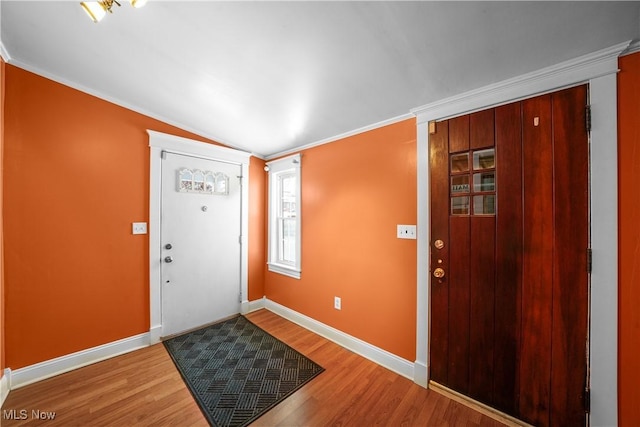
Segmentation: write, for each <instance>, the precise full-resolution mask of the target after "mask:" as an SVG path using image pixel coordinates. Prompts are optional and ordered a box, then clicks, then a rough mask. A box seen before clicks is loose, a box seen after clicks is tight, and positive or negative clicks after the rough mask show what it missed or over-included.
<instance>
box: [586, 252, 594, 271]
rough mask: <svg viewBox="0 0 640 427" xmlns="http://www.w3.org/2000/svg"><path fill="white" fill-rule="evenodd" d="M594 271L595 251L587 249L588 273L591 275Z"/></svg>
mask: <svg viewBox="0 0 640 427" xmlns="http://www.w3.org/2000/svg"><path fill="white" fill-rule="evenodd" d="M592 271H593V251H592V250H591V248H587V273H589V274H591V272H592Z"/></svg>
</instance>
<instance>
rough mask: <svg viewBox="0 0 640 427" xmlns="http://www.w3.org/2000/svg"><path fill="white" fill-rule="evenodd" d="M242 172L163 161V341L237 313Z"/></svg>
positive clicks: (221, 165)
mask: <svg viewBox="0 0 640 427" xmlns="http://www.w3.org/2000/svg"><path fill="white" fill-rule="evenodd" d="M241 174H242V170H241V166H240V165H238V164H232V163H226V162H219V161H214V160H206V159H202V158H197V157H191V156H186V155H181V154H173V153H166V152H165V155H164V158H163V160H162V195H161V199H162V200H161V204H162V206H161V218H160V221H161V231H160V232H161V236H160V240H161V245H162V248H161V259H162V260H161V271H160V274H161V280H162V289H161V293H162V296H161V299H162V315H161V316H162V333H161V335H162V336H164V337H166V336H169V335H174V334H176V333H179V332H183V331H187V330H190V329H193V328H197V327H198V326H202V325H205V324H208V323H211V322H214V321H216V320H219V319H222V318H225V317H228V316H230V315H233V314H237V313H239V312H240V300H239V296H240V234H241V228H240V224H241V200H242V197H241V185H240V179H241V178H239V177H240V175H241Z"/></svg>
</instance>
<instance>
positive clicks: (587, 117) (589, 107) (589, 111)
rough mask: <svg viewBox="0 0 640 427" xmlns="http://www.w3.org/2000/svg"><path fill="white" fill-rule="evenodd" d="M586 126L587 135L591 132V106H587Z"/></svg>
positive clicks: (585, 112) (585, 111)
mask: <svg viewBox="0 0 640 427" xmlns="http://www.w3.org/2000/svg"><path fill="white" fill-rule="evenodd" d="M584 126H585V128H586V130H587V133H589V132H591V105H587V106H586V107H585V110H584Z"/></svg>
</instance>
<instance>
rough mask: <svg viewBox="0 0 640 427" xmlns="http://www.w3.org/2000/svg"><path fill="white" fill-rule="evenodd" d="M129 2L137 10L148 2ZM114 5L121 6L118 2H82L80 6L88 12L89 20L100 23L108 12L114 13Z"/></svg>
mask: <svg viewBox="0 0 640 427" xmlns="http://www.w3.org/2000/svg"><path fill="white" fill-rule="evenodd" d="M129 2H130V3H131V6H133V7H135V8H140V7H142V6H144V5H145V4H147V0H129ZM114 3H115V4H116V5H117V6H120V3H118V0H101V1H82V2H80V6H82V9H83V10H84V11H85V12H87V15H89V18H91V20H92V21H93V22H100V21H101V20H102V18H104V17H105V15H106V14H107V12H109V13H113V11H112V10H111V8H112V7H113V4H114Z"/></svg>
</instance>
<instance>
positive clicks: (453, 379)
mask: <svg viewBox="0 0 640 427" xmlns="http://www.w3.org/2000/svg"><path fill="white" fill-rule="evenodd" d="M449 227H450V228H449V235H450V236H451V237H450V239H451V243H450V246H451V250H450V253H449V261H450V265H451V268H449V272H448V273H449V281H448V286H449V375H448V384H449V386H450V387H451V388H453V389H454V390H457V391H459V392H461V393H464V394H468V392H469V303H470V300H469V243H470V239H469V237H470V236H469V231H470V230H469V217H468V216H452V217H451V219H450V222H449Z"/></svg>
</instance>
